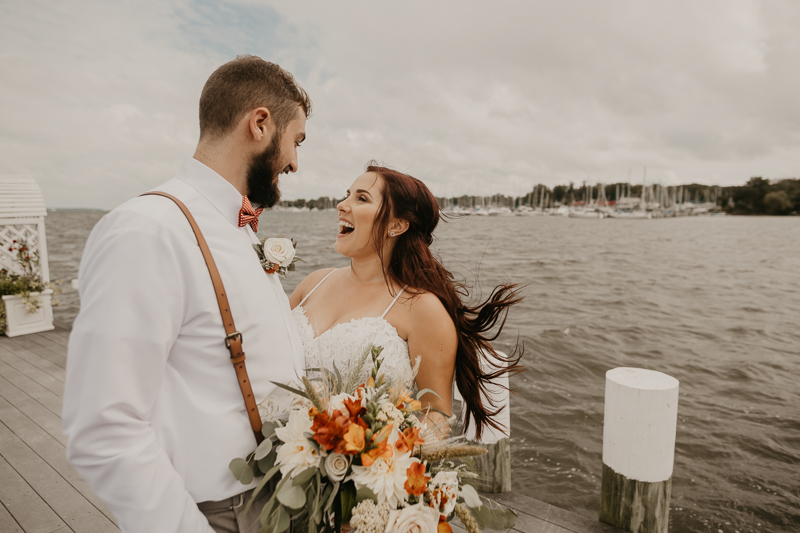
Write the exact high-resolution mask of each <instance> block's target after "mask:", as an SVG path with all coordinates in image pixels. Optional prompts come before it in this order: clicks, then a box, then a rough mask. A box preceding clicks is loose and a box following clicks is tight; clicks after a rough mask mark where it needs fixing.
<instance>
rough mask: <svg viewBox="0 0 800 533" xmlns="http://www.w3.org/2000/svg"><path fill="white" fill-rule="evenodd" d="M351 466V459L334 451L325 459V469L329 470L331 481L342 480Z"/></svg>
mask: <svg viewBox="0 0 800 533" xmlns="http://www.w3.org/2000/svg"><path fill="white" fill-rule="evenodd" d="M348 468H350V459H349V458H348V457H347V456H346V455H342V454H340V453H332V454H330V455H328V457H327V458H326V459H325V470H326V471H327V472H328V479H330V480H331V481H334V482H335V481H341V480H342V479H344V475H345V474H346V473H347V469H348Z"/></svg>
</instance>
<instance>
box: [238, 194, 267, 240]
mask: <svg viewBox="0 0 800 533" xmlns="http://www.w3.org/2000/svg"><path fill="white" fill-rule="evenodd" d="M263 210H264V208H263V207H259V208H258V209H253V206H252V205H251V204H250V199H249V198H248V197H247V196H242V208H241V209H240V210H239V227H240V228H243V227H245V226H246V225H248V224H250V227H251V228H253V231H255V232H257V231H258V215H260V214H261V212H262V211H263Z"/></svg>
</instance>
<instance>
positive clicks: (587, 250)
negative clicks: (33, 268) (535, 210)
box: [47, 212, 800, 533]
mask: <svg viewBox="0 0 800 533" xmlns="http://www.w3.org/2000/svg"><path fill="white" fill-rule="evenodd" d="M100 216H101V214H100V213H95V212H53V213H50V216H49V217H48V219H47V224H48V226H47V228H48V242H49V243H50V254H51V255H50V257H51V259H50V265H51V270H52V273H53V277H60V278H62V279H68V280H69V279H73V278H75V277H76V273H77V264H78V259H79V255H80V251H81V248H82V244H83V242H84V240H85V238H86V236H87V234H88V231H89V230H90V228H91V227H92V226H93V224H94V223H95V222H96V221H97V220H98V219H99V217H100ZM261 227H262V232H261V233H262V234H265V232H269V234H270V235H271V236H278V235H281V234H283V235H284V236H287V237H295V238H296V239H297V240H299V242H300V245H299V248H298V253H299V255H301V257H303V258H304V259H305V260H306V261H307V262H306V263H305V264H302V263H301V264H300V267H299V268H298V271H297V272H295V273H290V275H289V278H288V280H286V281H285V287H286V289H287V291H291V290H293V289H294V287H295V286H296V285H297V284H298V283H299V282H300V280H301V279H302V278H303V276H304V275H305V274H307V273H309V272H311V271H313V270H316V269H318V268H322V267H327V266H345V265H346V264H347V260H345V259H344V258H342V257H340V256H338V254H336V252H335V251H334V250H333V242H334V240H335V239H334V233H335V232H336V231H337V227H336V216H335V214H334V213H331V212H314V213H271V212H267V213H264V214H263V215H262V217H261ZM436 237H437V239H436V241H435V246H436V247H437V249H438V251H439V254H440V256H441V257H442V259H443V260H444V262H445V263H446V264H447V265H448V266H450V267H451V268H455V269H457V270H458V271H459V272H461V273H462V274H463V275H465V276H466V278H467V280H468V281H474V280H475V279H476V276H479V279H480V282H481V286H482V287H484V291H485V290H488V288H490V287H491V286H492V285H493V284H496V283H500V282H504V281H513V282H518V283H522V284H525V285H527V287H526V289H525V295H526V299H525V301H524V302H523V303H522V304H520V305H518V306H517V307H515V308H514V309H513V311H512V313H511V315H510V318H509V321H508V324H507V326H506V330H505V333H504V334H503V335H502V336H501V338H500V342H499V344H500V348H501V349H504V350H508V349H510V347H511V346H512V345H513V342H514V341H515V339H516V337H517V335H519V340H520V341H521V342H522V343H523V344H524V346H525V353H526V355H525V358H524V362H525V364H526V365H527V367H528V371H527V372H525V373H523V374H521V375H519V376H517V377H515V378H513V379H512V387H513V388H514V389H515V390H516V391H517V396H515V397H513V399H512V405H513V408H512V431H513V434H512V461H513V465H512V466H513V472H514V476H513V480H512V481H513V486H514V490H518V491H520V492H522V493H524V494H527V495H529V496H531V497H534V498H536V499H539V500H542V501H545V502H548V503H551V504H554V505H556V506H558V507H561V508H565V509H569V510H571V511H574V512H577V513H580V514H583V515H586V516H589V517H593V518H596V517H597V516H598V511H599V500H600V495H599V491H600V473H601V465H602V463H601V457H602V435H603V427H602V424H603V394H604V385H605V381H604V375H605V372H606V371H607V370H609V369H611V368H615V367H619V366H635V367H643V368H650V369H654V370H660V371H662V372H665V373H667V374H670V375H672V376H674V377H676V378H677V379H679V380H680V382H681V387H680V405H679V412H678V432H677V443H676V451H675V470H674V476H673V486H672V509H671V511H670V521H671V531H673V532H681V533H682V532H695V531H697V532H705V531H710V532H714V533H717V532H719V531H723V532H726V533H727V532H731V533H733V532H736V531H738V532H741V533H744V532H774V531H800V526H798V524H800V413H799V412H798V406H800V384H798V381H797V376H800V327H798V319H797V317H798V316H800V219H798V218H768V217H763V218H752V217H747V218H745V217H741V218H740V217H725V218H679V219H664V220H642V221H636V220H630V221H628V220H575V219H565V218H555V217H553V218H549V217H544V218H538V217H537V218H522V217H508V218H500V217H498V218H495V217H469V218H463V219H459V220H455V221H452V222H450V223H448V224H444V225H442V226H441V227H440V229H439V230H438V231H437V235H436ZM63 300H64V305H63V306H62V307H60V308H57V310H56V318H57V319H60V320H64V321H71V320H72V318H74V316H75V313H76V312H77V308H78V301H77V297H76V295H75V292H74V291H72V290H71V289H69V288H68V287H67V288H66V289H65V293H64V295H63Z"/></svg>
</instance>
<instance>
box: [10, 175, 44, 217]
mask: <svg viewBox="0 0 800 533" xmlns="http://www.w3.org/2000/svg"><path fill="white" fill-rule="evenodd" d="M44 216H47V208H46V207H45V205H44V196H42V190H41V189H40V188H39V184H38V183H36V180H35V179H33V178H29V177H25V176H0V218H30V217H44Z"/></svg>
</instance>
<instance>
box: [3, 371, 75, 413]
mask: <svg viewBox="0 0 800 533" xmlns="http://www.w3.org/2000/svg"><path fill="white" fill-rule="evenodd" d="M0 377H2V378H4V379H5V380H6V381H8V382H9V383H12V384H14V386H15V387H17V388H18V389H20V390H22V391H25V394H26V395H28V396H30V397H31V398H33V399H34V400H36V401H37V402H39V403H40V404H41V405H43V406H44V407H46V408H47V409H48V410H49V411H50V412H51V413H53V414H54V415H56V416H58V417H61V398H60V397H58V396H57V395H56V394H54V393H53V392H51V391H49V390H47V389H46V388H44V387H42V386H41V385H39V384H38V383H36V382H35V381H33V380H32V379H30V378H29V377H27V376H25V375H24V374H22V373H21V372H19V371H17V370H16V369H15V368H12V367H11V366H9V365H7V364H6V363H5V362H3V361H0Z"/></svg>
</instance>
